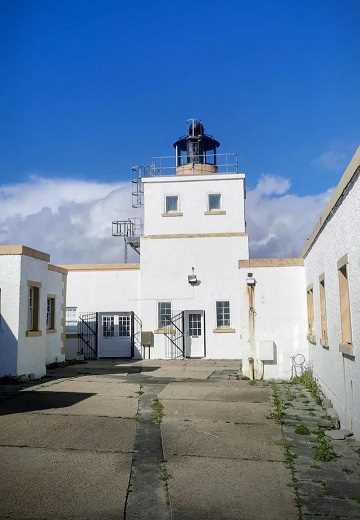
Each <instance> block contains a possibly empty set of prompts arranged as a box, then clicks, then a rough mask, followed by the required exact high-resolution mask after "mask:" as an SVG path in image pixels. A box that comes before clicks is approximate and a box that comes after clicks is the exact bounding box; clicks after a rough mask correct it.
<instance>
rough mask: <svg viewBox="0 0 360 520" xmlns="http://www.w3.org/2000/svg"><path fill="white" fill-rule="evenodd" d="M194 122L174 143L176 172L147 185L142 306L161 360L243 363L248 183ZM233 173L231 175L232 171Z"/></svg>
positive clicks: (163, 174) (149, 179) (162, 174)
mask: <svg viewBox="0 0 360 520" xmlns="http://www.w3.org/2000/svg"><path fill="white" fill-rule="evenodd" d="M219 146H220V143H219V141H217V140H216V139H214V138H213V137H211V136H210V135H207V134H206V133H205V129H204V126H203V124H202V123H201V122H200V121H197V120H192V121H191V123H190V125H189V127H188V129H187V134H186V135H185V136H184V137H181V138H180V139H178V140H177V141H176V142H175V143H174V148H175V161H173V163H172V164H174V163H175V165H176V166H175V168H174V170H173V172H172V174H171V175H170V174H169V169H168V168H167V169H164V171H163V172H162V171H161V169H159V170H157V172H156V173H157V174H156V175H153V176H151V177H145V178H143V179H142V182H143V187H144V234H143V236H142V237H141V247H140V250H141V258H140V261H141V273H140V306H141V316H142V321H143V329H144V330H151V331H155V341H154V343H155V346H154V349H153V351H152V357H154V358H176V357H191V358H194V357H195V358H204V357H211V358H216V357H218V358H222V357H223V358H240V357H241V354H242V352H241V349H242V341H243V340H242V338H243V337H245V336H246V331H245V329H244V330H242V329H243V328H244V327H245V328H246V326H247V321H246V320H244V319H242V320H240V316H242V318H243V317H244V316H245V315H247V312H248V309H247V307H246V297H244V296H246V295H243V294H242V291H244V290H245V289H244V287H245V286H246V284H245V283H244V281H243V282H241V280H240V278H241V276H242V274H240V270H239V260H246V259H248V258H249V252H248V237H247V234H246V228H245V211H244V199H245V175H244V174H242V173H240V172H239V171H238V168H237V163H236V161H233V162H230V161H229V157H231V155H230V154H227V155H226V154H218V148H219ZM231 170H232V171H231Z"/></svg>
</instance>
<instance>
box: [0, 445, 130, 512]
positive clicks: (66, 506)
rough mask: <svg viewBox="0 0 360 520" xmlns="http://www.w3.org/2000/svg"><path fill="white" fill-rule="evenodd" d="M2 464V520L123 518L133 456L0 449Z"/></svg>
mask: <svg viewBox="0 0 360 520" xmlns="http://www.w3.org/2000/svg"><path fill="white" fill-rule="evenodd" d="M0 459H1V472H0V496H1V500H0V518H7V519H11V520H19V519H20V518H21V519H32V520H35V519H37V520H47V519H49V520H50V519H51V520H60V519H61V520H64V519H69V520H70V519H73V520H80V519H81V520H85V519H86V520H99V519H100V518H101V519H102V520H115V519H116V520H118V519H119V518H122V512H123V510H124V504H125V498H126V492H127V486H128V479H129V473H130V464H131V457H130V456H129V455H125V454H110V453H89V452H78V451H56V452H55V451H49V450H44V449H38V448H36V449H32V448H3V447H1V448H0Z"/></svg>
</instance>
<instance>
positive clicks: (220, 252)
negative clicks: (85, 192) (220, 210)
mask: <svg viewBox="0 0 360 520" xmlns="http://www.w3.org/2000/svg"><path fill="white" fill-rule="evenodd" d="M215 218H216V217H215ZM247 254H248V241H247V237H246V236H243V237H205V238H171V239H153V238H144V239H142V241H141V302H140V303H141V311H140V315H141V318H142V322H143V329H144V330H157V329H158V302H160V301H171V303H172V314H173V315H174V314H176V313H177V312H180V311H183V310H204V311H205V321H206V357H207V358H220V359H225V358H228V359H240V358H241V357H242V352H243V351H244V349H246V340H245V336H246V330H247V329H246V327H247V320H246V319H244V316H247V312H248V311H247V307H246V300H245V298H244V294H245V293H244V291H245V286H246V284H245V279H244V276H245V274H244V275H242V274H241V273H240V271H239V268H238V261H239V257H242V258H246V257H247ZM192 267H194V268H195V273H196V275H197V277H198V280H199V281H200V284H199V285H198V286H191V285H190V284H189V283H188V275H189V274H191V273H192ZM220 300H229V301H230V311H231V328H234V329H235V332H231V333H214V332H213V331H214V329H216V301H220ZM167 343H168V342H167V340H166V338H165V337H164V335H163V334H156V335H155V348H154V349H153V351H152V352H151V356H152V357H153V358H164V357H168V352H167V350H166V346H167Z"/></svg>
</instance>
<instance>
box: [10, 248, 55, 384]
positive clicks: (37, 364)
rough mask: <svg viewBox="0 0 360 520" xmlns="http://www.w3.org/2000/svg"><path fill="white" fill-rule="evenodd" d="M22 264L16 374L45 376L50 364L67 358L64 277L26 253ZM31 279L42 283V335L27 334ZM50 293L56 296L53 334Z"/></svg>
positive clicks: (40, 325)
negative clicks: (48, 324) (49, 330)
mask: <svg viewBox="0 0 360 520" xmlns="http://www.w3.org/2000/svg"><path fill="white" fill-rule="evenodd" d="M21 267H22V269H21V283H20V308H19V340H18V364H17V373H18V375H22V374H34V375H35V376H36V377H42V376H44V375H45V374H46V365H47V364H49V363H53V362H61V361H64V359H65V356H64V353H63V339H62V333H63V330H64V326H63V320H62V319H63V315H62V312H63V305H64V287H65V277H64V275H63V274H61V273H57V272H54V271H49V270H48V263H47V262H45V261H43V260H39V259H36V258H32V257H29V256H25V255H23V256H22V257H21ZM29 281H33V282H38V283H41V287H40V305H39V330H40V331H41V336H33V337H28V336H27V335H26V330H27V313H28V282H29ZM48 294H54V295H55V296H56V316H55V320H56V324H55V325H56V332H55V333H50V334H48V333H47V331H46V311H47V296H48Z"/></svg>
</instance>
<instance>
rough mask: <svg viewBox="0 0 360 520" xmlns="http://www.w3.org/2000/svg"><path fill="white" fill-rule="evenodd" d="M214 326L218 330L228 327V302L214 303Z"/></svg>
mask: <svg viewBox="0 0 360 520" xmlns="http://www.w3.org/2000/svg"><path fill="white" fill-rule="evenodd" d="M216 325H217V327H218V328H221V327H230V302H228V301H220V302H216Z"/></svg>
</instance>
